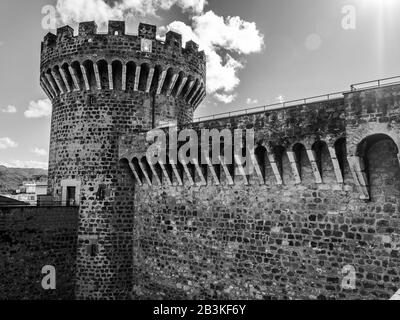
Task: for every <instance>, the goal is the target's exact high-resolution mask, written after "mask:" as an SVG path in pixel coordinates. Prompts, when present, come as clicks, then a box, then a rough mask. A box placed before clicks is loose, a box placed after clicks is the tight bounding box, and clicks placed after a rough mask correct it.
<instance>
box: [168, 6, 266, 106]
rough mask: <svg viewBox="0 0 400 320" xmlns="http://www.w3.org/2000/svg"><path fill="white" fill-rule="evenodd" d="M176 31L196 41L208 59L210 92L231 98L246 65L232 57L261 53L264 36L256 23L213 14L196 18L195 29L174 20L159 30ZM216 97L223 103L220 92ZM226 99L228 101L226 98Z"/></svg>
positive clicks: (208, 86)
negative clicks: (241, 70) (240, 73)
mask: <svg viewBox="0 0 400 320" xmlns="http://www.w3.org/2000/svg"><path fill="white" fill-rule="evenodd" d="M168 30H173V31H175V32H178V33H180V34H182V38H183V42H186V41H189V40H193V41H195V42H197V43H198V44H199V46H200V49H201V50H204V52H205V54H206V56H207V91H208V93H210V94H215V93H216V92H217V91H222V95H229V96H232V94H231V92H232V91H233V90H234V89H235V88H236V87H237V86H238V85H239V84H240V79H239V76H238V72H239V70H240V69H242V68H244V64H243V63H242V62H240V61H238V60H237V59H235V58H233V57H232V55H233V54H235V55H237V56H239V57H242V56H245V55H248V54H251V53H256V52H260V51H261V50H262V48H263V45H264V37H263V35H262V34H261V33H260V32H259V31H258V30H257V27H256V24H255V23H250V22H246V21H243V20H242V19H241V18H240V17H228V18H223V17H220V16H217V15H216V14H215V13H214V12H213V11H208V12H206V13H204V14H201V15H198V16H194V17H193V18H192V26H188V25H186V24H185V23H183V22H181V21H174V22H172V23H171V24H169V25H168V26H167V27H164V28H161V29H160V31H161V32H163V33H165V32H166V31H168ZM215 97H216V98H217V99H219V100H221V99H220V98H221V93H219V94H216V95H215ZM223 100H226V99H225V98H223Z"/></svg>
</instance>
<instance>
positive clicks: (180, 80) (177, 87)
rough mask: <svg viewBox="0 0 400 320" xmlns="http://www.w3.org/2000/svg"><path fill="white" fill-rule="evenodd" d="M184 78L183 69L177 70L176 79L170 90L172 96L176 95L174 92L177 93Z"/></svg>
mask: <svg viewBox="0 0 400 320" xmlns="http://www.w3.org/2000/svg"><path fill="white" fill-rule="evenodd" d="M184 79H185V73H184V72H183V71H181V72H179V75H178V79H177V80H176V83H175V86H174V88H173V89H172V92H171V95H172V96H173V97H176V94H177V92H178V90H179V88H180V87H181V85H182V83H183V81H184Z"/></svg>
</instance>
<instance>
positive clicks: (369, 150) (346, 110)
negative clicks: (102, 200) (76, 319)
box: [120, 86, 400, 299]
mask: <svg viewBox="0 0 400 320" xmlns="http://www.w3.org/2000/svg"><path fill="white" fill-rule="evenodd" d="M399 93H400V87H399V86H391V87H386V88H380V89H376V90H373V91H368V92H358V93H350V94H349V95H348V96H345V99H344V100H336V101H334V102H326V103H318V104H311V105H307V106H299V107H295V108H290V109H287V110H278V111H272V112H267V113H259V114H254V115H247V116H241V117H235V118H227V119H220V120H214V121H209V122H205V123H197V124H193V125H189V127H194V128H196V129H201V128H209V129H212V128H219V129H224V128H230V129H234V128H254V129H255V131H256V141H257V142H258V143H259V145H262V146H265V147H266V149H267V150H271V149H273V148H274V147H276V146H281V147H282V148H285V149H286V150H292V149H293V147H295V146H296V145H298V144H299V143H301V144H302V145H304V146H305V148H300V151H299V152H298V155H299V158H300V159H298V167H299V171H300V173H301V179H302V182H301V184H296V183H295V181H294V176H293V172H292V169H291V166H290V163H289V161H288V157H287V156H286V155H285V154H284V153H283V156H282V160H281V163H282V171H281V174H282V177H283V185H282V186H280V185H277V183H276V180H275V176H274V174H273V172H272V170H271V166H270V164H269V163H268V161H267V160H265V161H264V162H263V166H265V168H264V170H263V172H264V173H265V174H264V177H265V180H266V181H265V185H260V184H259V182H258V178H257V177H256V176H255V174H254V175H253V176H251V177H250V185H248V186H246V185H244V184H243V180H242V178H241V177H238V176H236V177H235V182H236V183H235V185H234V186H228V185H227V181H226V179H225V177H224V175H223V174H222V175H221V185H220V186H216V185H215V184H214V183H213V181H212V180H209V181H208V185H207V186H206V187H200V186H190V184H189V182H188V180H187V179H184V181H185V185H184V186H178V185H177V180H176V179H175V180H174V186H167V185H166V184H165V183H163V185H157V184H155V185H154V184H153V186H152V187H150V186H148V185H147V184H146V183H145V184H144V185H143V186H142V187H137V190H136V193H135V204H136V207H135V208H136V210H135V223H134V225H135V230H136V231H135V237H136V239H135V245H134V261H135V273H134V277H135V278H134V279H135V280H134V283H135V284H136V285H135V287H134V290H133V294H132V295H133V297H135V298H138V299H149V298H163V299H188V298H189V299H193V298H197V299H210V298H212V299H214V298H218V299H388V298H390V297H391V296H392V295H393V294H394V293H395V292H396V291H397V290H398V289H399V287H400V277H399V270H400V268H399V267H400V259H399V248H400V234H399V231H400V230H399V226H400V224H399V223H400V220H399V213H400V211H399V201H400V198H399V192H400V185H399V181H400V166H399V161H398V156H397V154H398V150H399V148H398V146H397V145H396V143H395V141H398V138H399V137H398V134H397V131H396V130H397V128H398V126H397V123H398V120H399V118H398V116H397V112H398V103H399V98H398V94H399ZM357 96H368V97H369V99H372V100H373V101H375V103H376V104H377V105H382V104H383V103H384V102H383V101H382V99H384V101H387V100H389V102H388V103H387V105H386V106H387V112H388V113H389V114H391V117H390V121H389V122H385V121H386V120H388V119H386V120H385V121H384V120H382V117H374V118H370V119H369V122H367V124H366V125H365V126H364V123H365V121H366V120H365V118H369V117H370V116H369V115H368V114H367V113H365V112H363V111H362V112H360V113H359V114H358V115H357V116H356V115H354V114H353V113H352V111H351V110H352V109H353V108H360V109H362V110H364V103H366V102H364V101H361V102H360V100H358V99H357V98H354V97H357ZM360 103H361V105H360ZM375 112H376V111H375ZM377 123H378V124H377ZM383 125H384V126H383ZM371 127H373V128H375V129H374V130H371V131H368V128H371ZM377 128H381V129H380V130H378V129H377ZM359 131H362V133H363V135H362V137H361V136H360V134H359ZM369 133H370V134H371V135H372V137H369ZM388 133H390V136H389V135H388ZM354 135H356V137H355V136H354ZM360 137H361V140H360ZM366 137H369V138H368V139H367V143H365V142H362V140H363V139H365V138H366ZM390 137H392V139H391V138H390ZM142 139H143V138H142ZM345 139H347V141H350V144H346V140H345ZM133 140H136V141H137V140H140V138H139V137H136V139H135V138H134V137H131V138H127V137H125V138H123V139H121V147H120V154H121V156H122V155H124V154H125V155H126V154H129V152H128V150H129V146H130V147H131V154H135V155H136V156H137V157H140V152H143V150H145V148H143V146H142V147H140V146H137V143H132V142H133ZM321 141H323V142H324V143H322V147H321V148H320V150H317V148H316V147H315V142H318V143H321ZM360 143H361V145H362V148H361V147H360ZM352 144H354V145H356V149H357V146H358V149H359V153H363V154H362V157H363V159H364V160H365V162H366V164H367V165H366V167H367V169H366V170H365V172H366V173H367V176H368V190H369V193H370V195H371V198H370V200H368V201H364V200H361V199H360V192H359V190H358V188H357V185H356V183H355V182H354V180H353V177H352V174H351V172H350V168H349V165H348V163H347V161H346V158H347V156H346V149H349V150H351V145H352ZM313 145H314V149H315V150H316V155H317V162H318V166H319V171H320V173H321V176H322V183H320V184H318V183H316V180H315V177H314V175H313V174H312V172H313V171H312V168H311V165H310V161H309V159H308V158H307V157H306V155H305V151H304V149H310V148H312V146H313ZM346 145H347V147H346ZM327 146H330V147H332V146H333V147H335V146H336V156H337V158H338V162H339V165H340V167H341V168H342V170H341V174H342V175H343V178H344V183H338V181H337V179H336V176H335V171H334V167H333V161H332V158H331V155H330V154H329V151H328V148H327ZM135 150H136V153H135V152H134V151H135ZM268 152H269V151H267V153H268ZM360 156H361V155H360ZM196 178H197V177H196ZM153 181H154V180H153ZM196 181H198V179H196ZM346 266H351V267H354V269H355V272H356V288H355V289H354V290H346V289H343V287H342V285H341V284H342V281H343V280H344V279H345V276H346V274H345V273H343V272H344V270H345V267H346Z"/></svg>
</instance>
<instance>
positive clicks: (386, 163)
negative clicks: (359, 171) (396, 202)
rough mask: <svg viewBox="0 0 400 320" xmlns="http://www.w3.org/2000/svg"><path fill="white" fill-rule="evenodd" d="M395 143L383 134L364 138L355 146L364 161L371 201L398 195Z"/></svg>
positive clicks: (399, 177) (399, 180) (399, 168)
mask: <svg viewBox="0 0 400 320" xmlns="http://www.w3.org/2000/svg"><path fill="white" fill-rule="evenodd" d="M398 153H399V150H398V147H397V145H396V143H395V142H394V141H393V140H392V138H390V137H389V136H387V135H385V134H376V135H372V136H369V137H367V138H365V139H364V140H363V141H362V142H361V143H360V144H359V145H358V148H357V155H358V156H359V157H360V158H361V161H364V166H365V173H366V176H367V179H368V184H369V192H370V198H371V200H372V201H382V202H386V201H387V200H388V199H396V198H398V197H400V165H399V159H398Z"/></svg>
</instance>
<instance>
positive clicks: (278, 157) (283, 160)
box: [272, 146, 291, 184]
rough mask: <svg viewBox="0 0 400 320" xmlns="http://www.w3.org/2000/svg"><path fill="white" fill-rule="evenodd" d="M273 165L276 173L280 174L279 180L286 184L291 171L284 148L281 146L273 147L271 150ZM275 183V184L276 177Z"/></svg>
mask: <svg viewBox="0 0 400 320" xmlns="http://www.w3.org/2000/svg"><path fill="white" fill-rule="evenodd" d="M272 152H273V155H274V158H275V165H276V169H277V170H278V173H279V174H280V178H281V179H282V183H283V184H285V183H287V181H288V179H291V169H290V163H289V159H288V157H287V154H286V148H285V147H283V146H274V147H273V149H272ZM274 176H275V182H276V175H275V174H274Z"/></svg>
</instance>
